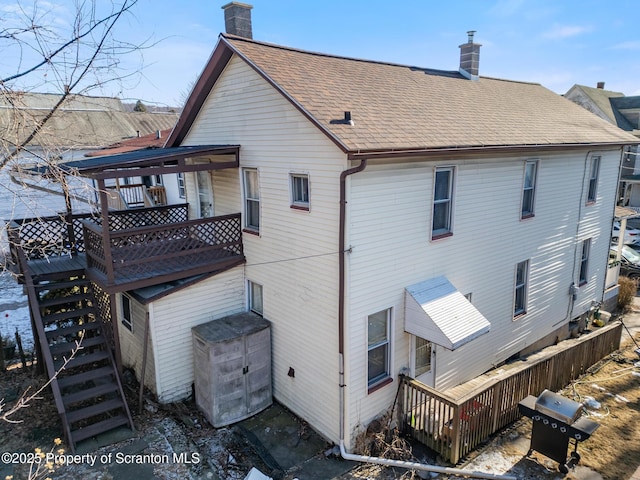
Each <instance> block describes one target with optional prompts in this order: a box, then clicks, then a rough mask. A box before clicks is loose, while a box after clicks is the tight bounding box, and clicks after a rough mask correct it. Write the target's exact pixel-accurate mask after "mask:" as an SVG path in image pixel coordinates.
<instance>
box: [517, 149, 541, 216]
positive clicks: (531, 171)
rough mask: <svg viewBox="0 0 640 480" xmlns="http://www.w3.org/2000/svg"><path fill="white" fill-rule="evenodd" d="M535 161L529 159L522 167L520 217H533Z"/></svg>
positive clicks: (536, 165)
mask: <svg viewBox="0 0 640 480" xmlns="http://www.w3.org/2000/svg"><path fill="white" fill-rule="evenodd" d="M537 170H538V162H537V161H529V162H526V163H525V167H524V184H523V185H522V213H521V215H520V218H527V217H533V203H534V200H535V197H536V174H537Z"/></svg>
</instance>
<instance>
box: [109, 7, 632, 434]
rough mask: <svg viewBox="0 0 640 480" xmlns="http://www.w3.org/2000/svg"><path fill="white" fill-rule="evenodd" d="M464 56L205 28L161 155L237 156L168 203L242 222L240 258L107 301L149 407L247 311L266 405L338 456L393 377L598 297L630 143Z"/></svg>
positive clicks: (190, 377) (434, 366)
mask: <svg viewBox="0 0 640 480" xmlns="http://www.w3.org/2000/svg"><path fill="white" fill-rule="evenodd" d="M232 5H234V4H232ZM235 6H237V5H235ZM461 51H462V56H461V65H460V70H459V71H436V70H430V69H425V68H417V67H412V66H405V65H395V64H390V63H382V62H375V61H365V60H359V59H350V58H344V57H338V56H333V55H327V54H321V53H314V52H305V51H301V50H297V49H293V48H288V47H282V46H278V45H272V44H267V43H263V42H258V41H254V40H252V39H249V38H243V37H239V36H234V35H229V34H226V35H221V37H220V39H219V42H218V44H217V46H216V47H215V50H214V51H213V54H212V56H211V58H210V59H209V62H208V63H207V65H206V67H205V69H204V71H203V73H202V75H201V76H200V78H199V80H198V82H197V83H196V85H195V87H194V89H193V91H192V93H191V95H190V97H189V99H188V101H187V104H186V107H185V109H184V112H183V114H182V116H181V118H180V120H179V122H178V124H177V125H176V127H175V128H174V130H173V132H172V133H171V135H170V137H169V139H168V140H167V144H166V145H165V149H164V150H166V151H167V152H171V151H172V149H183V148H185V147H193V148H197V147H200V146H213V145H227V146H228V145H237V146H239V150H238V151H239V155H238V158H239V160H238V162H239V163H238V166H236V167H228V168H223V169H217V170H211V171H206V170H199V171H197V172H194V171H188V172H187V173H185V191H186V200H187V202H188V203H189V212H190V217H198V216H201V215H204V213H203V212H202V209H201V205H203V204H206V205H212V210H213V215H214V216H224V215H229V214H237V213H238V212H240V213H241V218H242V220H241V221H242V245H243V249H244V258H245V261H244V262H243V263H241V264H235V265H231V266H229V268H226V269H224V270H223V271H217V272H215V273H216V274H215V275H206V274H203V275H199V276H191V277H189V278H185V279H181V280H176V281H173V282H170V283H165V284H161V285H152V286H146V287H144V288H138V289H134V290H132V291H128V292H126V293H118V295H117V296H118V300H117V301H116V302H115V303H116V304H117V306H118V318H119V320H120V322H118V324H119V336H120V345H121V352H122V360H123V363H124V364H125V365H129V366H132V367H134V368H135V370H136V372H137V374H138V375H141V372H142V358H143V351H144V349H143V345H144V332H145V327H144V325H145V319H146V317H147V315H148V319H149V330H148V335H149V337H148V343H147V347H148V350H147V364H146V370H145V383H146V384H147V385H148V386H149V387H151V388H152V390H154V391H155V392H156V393H157V395H158V398H159V400H160V401H163V402H170V401H174V400H179V399H181V398H185V397H187V396H188V395H190V394H191V391H192V383H193V381H194V368H198V366H195V367H194V364H193V347H192V334H191V328H192V327H194V326H196V325H199V324H202V323H205V322H209V321H211V320H215V319H219V318H222V317H224V316H228V315H231V314H233V313H237V312H241V311H245V310H252V311H254V312H256V313H257V314H259V315H262V316H263V317H264V318H265V319H267V320H268V321H269V322H270V323H271V329H272V330H271V338H272V378H273V395H274V397H275V399H277V400H278V401H280V402H281V403H282V404H284V405H285V406H286V407H288V408H289V409H291V410H292V411H293V412H294V413H296V414H297V415H299V416H300V417H302V418H304V419H305V420H306V421H308V422H309V423H310V424H311V425H312V426H313V427H314V428H315V429H316V430H318V431H319V432H320V433H321V434H323V435H324V436H326V438H328V439H330V440H332V441H335V442H337V441H338V440H340V439H341V437H343V436H344V437H346V438H345V442H346V445H347V446H349V445H350V444H352V441H353V435H354V434H355V433H357V432H358V431H359V430H360V429H361V428H363V427H364V426H366V425H367V424H368V423H369V422H370V421H371V420H372V419H373V418H375V417H376V416H378V415H380V414H381V413H382V412H384V411H385V410H387V409H388V408H389V407H390V406H391V404H392V403H393V400H394V397H395V395H396V390H397V377H398V374H399V372H409V373H410V375H412V376H414V377H416V378H418V379H420V380H422V381H423V382H424V383H426V384H428V385H431V386H433V387H435V388H437V389H446V388H448V387H452V386H455V385H459V384H461V383H463V382H465V381H467V380H469V379H472V378H474V377H476V376H477V375H479V374H482V373H483V372H486V371H487V370H490V369H491V368H493V367H495V366H496V365H499V364H501V363H502V362H504V361H505V360H507V359H509V358H510V357H513V356H515V355H518V354H519V353H520V352H524V351H530V350H532V349H535V348H540V347H542V346H544V345H547V344H550V343H553V342H555V341H557V340H558V339H560V340H561V339H563V338H566V337H567V336H568V335H569V326H570V324H571V323H572V322H574V321H576V320H577V319H579V318H581V317H582V316H583V315H584V314H585V312H587V311H588V310H589V308H590V307H591V306H592V304H593V302H599V301H602V300H603V291H604V286H605V276H606V271H607V261H608V252H609V243H610V242H609V239H610V235H611V224H612V220H613V210H614V205H615V199H616V185H617V182H618V176H619V168H620V161H621V152H622V149H623V148H624V146H625V145H628V144H631V143H633V142H634V141H635V139H634V137H633V136H631V135H629V134H627V133H625V132H623V131H621V130H620V129H618V128H617V127H615V126H614V125H611V124H609V123H607V122H605V121H603V120H601V119H599V118H597V117H596V116H594V115H592V114H591V113H589V112H587V111H585V110H584V109H582V108H580V107H578V106H577V105H575V104H573V103H572V102H570V101H568V100H566V99H564V98H562V97H560V96H558V95H556V94H554V93H553V92H551V91H549V90H547V89H545V88H544V87H542V86H541V85H538V84H533V83H526V82H518V81H508V80H500V79H494V78H487V77H481V76H479V74H478V64H477V59H478V55H479V45H478V44H476V43H474V42H473V38H472V37H470V38H469V41H468V43H465V44H463V45H462V46H461ZM180 151H183V150H180ZM211 158H212V157H199V158H198V160H197V161H196V159H195V156H194V157H193V158H192V159H191V160H190V159H189V158H187V160H186V165H191V166H194V165H195V164H196V163H197V162H201V163H202V162H204V163H206V162H209V161H213V160H210V159H211ZM209 213H210V212H208V213H207V214H209ZM123 323H124V324H125V327H126V328H122V324H123ZM341 418H342V420H343V422H344V423H343V422H342V421H341ZM341 427H343V428H341ZM341 430H343V431H341Z"/></svg>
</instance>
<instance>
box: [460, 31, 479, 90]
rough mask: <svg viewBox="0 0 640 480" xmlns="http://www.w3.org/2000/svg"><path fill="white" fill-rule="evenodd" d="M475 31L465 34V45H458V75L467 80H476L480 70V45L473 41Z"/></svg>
mask: <svg viewBox="0 0 640 480" xmlns="http://www.w3.org/2000/svg"><path fill="white" fill-rule="evenodd" d="M475 33H476V31H475V30H469V31H468V32H467V35H468V40H467V43H463V44H462V45H460V73H461V74H462V75H463V76H464V77H466V78H468V79H469V80H478V79H479V78H480V77H479V76H478V72H479V69H480V47H481V46H482V45H480V44H479V43H475V42H474V41H473V36H474V35H475Z"/></svg>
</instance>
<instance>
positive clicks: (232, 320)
mask: <svg viewBox="0 0 640 480" xmlns="http://www.w3.org/2000/svg"><path fill="white" fill-rule="evenodd" d="M192 332H193V353H194V355H193V357H194V364H195V365H194V370H195V399H196V405H198V408H200V410H201V411H202V412H203V413H204V415H205V417H206V418H207V420H209V422H210V423H211V424H212V425H213V426H214V427H223V426H225V425H229V424H231V423H234V422H238V421H240V420H243V419H245V418H248V417H250V416H252V415H254V414H256V413H258V412H260V411H261V410H263V409H265V408H266V407H268V406H269V405H271V403H272V391H271V328H270V323H269V322H268V321H267V320H265V319H264V318H262V317H261V316H259V315H256V314H255V313H253V312H243V313H238V314H235V315H230V316H227V317H224V318H220V319H218V320H213V321H211V322H207V323H204V324H202V325H198V326H196V327H193V328H192Z"/></svg>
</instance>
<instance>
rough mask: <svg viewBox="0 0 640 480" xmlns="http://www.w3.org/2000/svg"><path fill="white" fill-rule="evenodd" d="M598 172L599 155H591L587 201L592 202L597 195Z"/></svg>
mask: <svg viewBox="0 0 640 480" xmlns="http://www.w3.org/2000/svg"><path fill="white" fill-rule="evenodd" d="M599 172H600V157H591V169H590V170H589V193H588V194H587V203H594V202H595V201H596V196H597V195H598V173H599Z"/></svg>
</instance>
